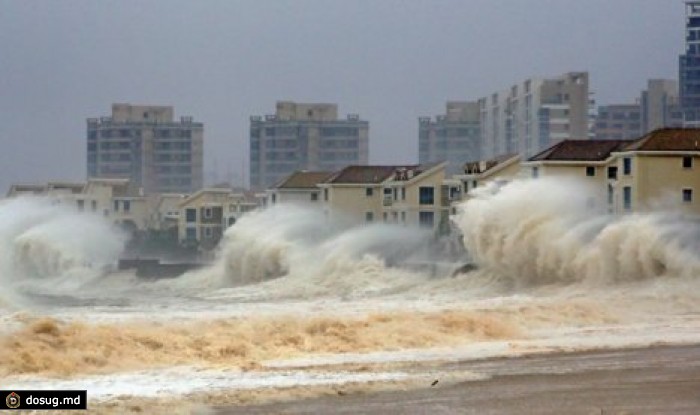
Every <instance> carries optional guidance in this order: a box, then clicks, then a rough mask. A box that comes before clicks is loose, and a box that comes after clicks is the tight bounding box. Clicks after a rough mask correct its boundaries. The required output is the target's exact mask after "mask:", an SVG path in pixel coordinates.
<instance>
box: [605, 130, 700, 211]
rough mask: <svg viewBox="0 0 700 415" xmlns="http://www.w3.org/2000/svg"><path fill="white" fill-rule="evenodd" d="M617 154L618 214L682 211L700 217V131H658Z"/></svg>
mask: <svg viewBox="0 0 700 415" xmlns="http://www.w3.org/2000/svg"><path fill="white" fill-rule="evenodd" d="M613 155H614V156H615V167H616V170H617V180H616V183H615V185H614V186H613V193H612V196H611V197H612V199H613V205H614V211H615V212H617V213H625V212H644V211H652V210H658V209H680V210H682V211H684V212H686V213H690V214H695V215H698V214H700V201H699V200H698V192H700V165H699V163H700V129H687V128H686V129H683V128H666V129H660V130H656V131H653V132H651V133H649V134H647V135H645V136H643V137H641V138H639V139H638V140H635V141H633V142H632V143H629V144H628V145H626V146H624V147H623V148H621V149H619V150H617V151H616V152H615V153H613Z"/></svg>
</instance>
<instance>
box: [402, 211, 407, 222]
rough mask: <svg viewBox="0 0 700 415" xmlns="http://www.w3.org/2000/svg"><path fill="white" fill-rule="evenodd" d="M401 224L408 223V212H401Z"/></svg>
mask: <svg viewBox="0 0 700 415" xmlns="http://www.w3.org/2000/svg"><path fill="white" fill-rule="evenodd" d="M401 222H403V223H406V212H401Z"/></svg>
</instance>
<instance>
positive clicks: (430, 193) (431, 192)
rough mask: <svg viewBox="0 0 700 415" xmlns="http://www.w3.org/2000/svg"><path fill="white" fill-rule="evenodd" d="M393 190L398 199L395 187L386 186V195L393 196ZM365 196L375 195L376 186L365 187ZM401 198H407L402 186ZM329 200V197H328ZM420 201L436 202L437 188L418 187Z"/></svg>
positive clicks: (395, 197)
mask: <svg viewBox="0 0 700 415" xmlns="http://www.w3.org/2000/svg"><path fill="white" fill-rule="evenodd" d="M392 192H393V194H394V200H397V199H398V193H397V192H398V190H397V189H396V188H394V190H393V191H392V189H390V188H385V189H384V197H387V196H389V197H391V195H392ZM365 196H367V197H372V196H374V188H372V187H367V188H365ZM401 199H402V200H406V189H405V188H402V189H401ZM326 200H327V199H326ZM418 203H419V204H421V205H432V204H435V188H433V187H429V186H421V187H420V188H418Z"/></svg>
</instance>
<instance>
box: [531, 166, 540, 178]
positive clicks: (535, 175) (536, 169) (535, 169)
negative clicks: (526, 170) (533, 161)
mask: <svg viewBox="0 0 700 415" xmlns="http://www.w3.org/2000/svg"><path fill="white" fill-rule="evenodd" d="M539 176H540V168H539V167H533V168H532V177H533V178H535V179H536V178H538V177H539Z"/></svg>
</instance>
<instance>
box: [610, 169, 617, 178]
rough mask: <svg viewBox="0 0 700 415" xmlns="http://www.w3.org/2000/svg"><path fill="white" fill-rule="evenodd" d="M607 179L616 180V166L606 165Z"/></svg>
mask: <svg viewBox="0 0 700 415" xmlns="http://www.w3.org/2000/svg"><path fill="white" fill-rule="evenodd" d="M608 179H611V180H617V167H615V166H611V167H608Z"/></svg>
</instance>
